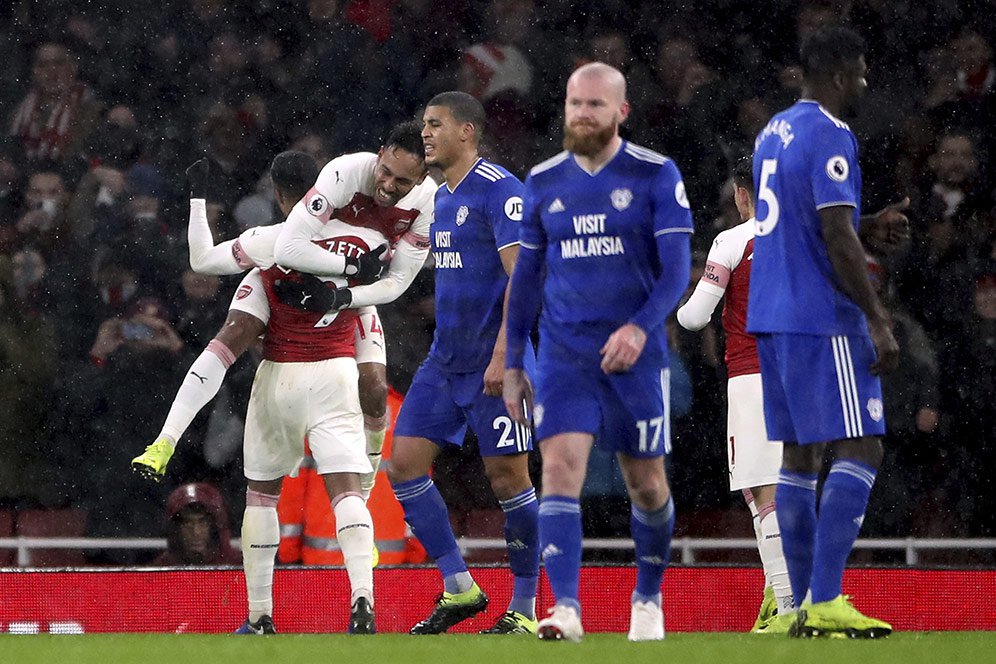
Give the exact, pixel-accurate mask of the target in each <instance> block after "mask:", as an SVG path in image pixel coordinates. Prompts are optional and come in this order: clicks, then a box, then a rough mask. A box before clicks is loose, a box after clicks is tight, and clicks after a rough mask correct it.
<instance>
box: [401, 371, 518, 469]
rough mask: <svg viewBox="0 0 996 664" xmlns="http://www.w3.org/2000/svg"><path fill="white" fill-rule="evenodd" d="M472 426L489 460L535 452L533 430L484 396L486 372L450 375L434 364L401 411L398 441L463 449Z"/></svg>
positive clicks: (501, 403) (410, 391)
mask: <svg viewBox="0 0 996 664" xmlns="http://www.w3.org/2000/svg"><path fill="white" fill-rule="evenodd" d="M468 425H470V428H471V429H472V430H473V431H474V433H475V434H477V440H478V446H479V447H480V450H481V456H483V457H487V456H502V455H505V454H519V453H522V452H528V451H529V450H531V449H532V448H533V441H532V435H531V433H530V431H529V428H528V427H523V426H521V425H518V424H515V423H514V422H512V418H510V417H509V416H508V410H506V409H505V402H504V401H503V400H502V398H501V397H492V396H487V395H485V394H484V370H483V369H482V370H480V371H475V372H473V373H449V372H446V371H443V370H441V369H440V368H439V367H438V366H436V364H435V363H434V362H432V360H426V361H425V362H423V363H422V366H420V367H419V368H418V371H417V372H415V378H414V379H413V380H412V385H411V387H410V388H408V394H406V395H405V401H404V403H403V404H402V405H401V412H400V413H398V420H397V422H396V423H395V425H394V435H395V436H412V437H416V438H428V439H429V440H431V441H432V442H434V443H436V444H437V445H445V444H447V443H448V444H450V445H457V446H462V445H463V439H464V437H465V436H466V434H467V426H468Z"/></svg>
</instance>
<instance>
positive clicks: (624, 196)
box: [609, 189, 633, 212]
mask: <svg viewBox="0 0 996 664" xmlns="http://www.w3.org/2000/svg"><path fill="white" fill-rule="evenodd" d="M609 199H610V200H611V201H612V207H614V208H615V209H617V210H619V211H620V212H622V211H623V210H625V209H626V208H628V207H629V204H630V203H632V202H633V192H632V191H630V190H629V189H613V190H612V193H611V194H609Z"/></svg>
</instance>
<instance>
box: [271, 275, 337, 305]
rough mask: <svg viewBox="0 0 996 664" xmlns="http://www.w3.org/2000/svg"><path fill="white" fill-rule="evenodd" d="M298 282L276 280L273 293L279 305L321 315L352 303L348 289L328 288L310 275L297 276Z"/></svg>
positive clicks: (325, 283) (326, 283)
mask: <svg viewBox="0 0 996 664" xmlns="http://www.w3.org/2000/svg"><path fill="white" fill-rule="evenodd" d="M299 277H300V278H299V279H298V280H293V281H292V280H290V279H278V280H277V281H275V282H274V283H273V292H274V294H275V295H276V296H277V299H278V300H280V302H281V303H283V304H286V305H288V306H291V307H294V308H295V309H301V310H302V311H310V312H313V313H318V314H323V313H325V312H327V311H330V310H333V309H335V310H336V311H338V310H339V309H345V308H346V307H348V306H349V305H350V304H351V303H352V301H353V294H352V293H350V292H349V289H348V288H330V287H329V286H330V284H329V283H328V282H325V281H322V280H321V279H319V278H317V277H314V276H312V275H310V274H302V275H299Z"/></svg>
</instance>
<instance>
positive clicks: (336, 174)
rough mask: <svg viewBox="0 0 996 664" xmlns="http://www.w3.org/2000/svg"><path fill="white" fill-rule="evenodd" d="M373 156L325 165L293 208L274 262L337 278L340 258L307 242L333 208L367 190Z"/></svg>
mask: <svg viewBox="0 0 996 664" xmlns="http://www.w3.org/2000/svg"><path fill="white" fill-rule="evenodd" d="M376 162H377V155H374V154H372V153H367V152H361V153H357V154H348V155H343V156H342V157H337V158H336V159H333V160H332V161H330V162H329V163H327V164H326V165H325V168H323V169H322V172H321V173H319V174H318V180H317V181H316V182H315V186H314V187H312V188H311V189H310V190H309V191H308V193H306V194H305V195H304V198H302V199H301V200H300V201H298V202H297V204H296V205H295V206H294V209H292V210H291V212H290V214H289V215H287V221H286V222H284V224H283V230H282V231H281V233H280V235H279V236H278V237H277V242H276V245H275V246H274V249H273V254H274V258H275V260H276V262H277V263H279V264H280V265H282V266H283V267H286V268H291V269H295V270H298V271H300V272H307V273H310V274H315V275H320V276H337V275H341V274H342V272H343V270H345V269H346V261H345V259H344V258H343V257H342V256H338V255H336V254H333V253H330V252H328V251H325V250H324V249H322V248H321V247H319V246H318V245H316V244H314V243H313V242H312V241H311V240H312V238H314V237H315V236H316V235H317V234H318V233H319V232H320V231H321V230H322V227H323V226H324V225H325V224H326V223H328V221H329V219H331V218H332V214H333V213H334V212H335V210H336V209H337V208H340V207H342V206H344V205H345V204H346V203H348V202H349V201H350V199H352V197H353V195H354V194H355V193H356V192H358V191H363V192H364V193H366V192H365V191H364V190H365V189H368V188H369V181H370V180H371V179H372V176H373V169H374V166H375V164H376Z"/></svg>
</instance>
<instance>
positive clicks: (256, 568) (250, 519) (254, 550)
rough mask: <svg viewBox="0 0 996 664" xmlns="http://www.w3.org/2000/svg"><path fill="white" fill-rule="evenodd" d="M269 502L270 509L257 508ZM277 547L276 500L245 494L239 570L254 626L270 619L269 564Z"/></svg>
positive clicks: (278, 531)
mask: <svg viewBox="0 0 996 664" xmlns="http://www.w3.org/2000/svg"><path fill="white" fill-rule="evenodd" d="M250 494H255V496H252V495H250ZM260 497H262V499H260ZM254 498H255V499H254ZM269 499H272V503H273V504H272V506H271V505H269V504H265V505H263V504H259V503H269V502H271V501H270V500H269ZM249 503H256V504H249ZM279 546H280V522H279V521H278V519H277V497H276V496H267V495H266V494H262V493H257V492H255V491H248V492H246V511H245V513H244V514H243V516H242V566H243V568H244V569H245V575H246V593H247V595H248V598H249V621H250V622H256V621H257V620H259V618H260V616H263V615H268V616H272V615H273V563H274V558H275V557H276V555H277V548H278V547H279Z"/></svg>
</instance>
